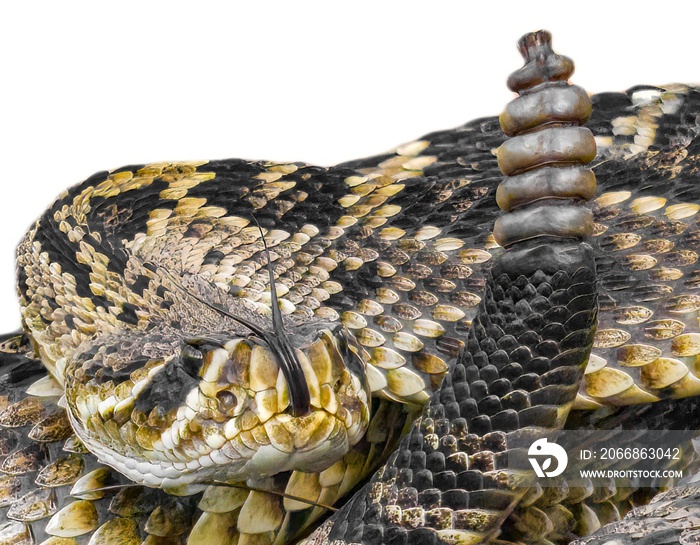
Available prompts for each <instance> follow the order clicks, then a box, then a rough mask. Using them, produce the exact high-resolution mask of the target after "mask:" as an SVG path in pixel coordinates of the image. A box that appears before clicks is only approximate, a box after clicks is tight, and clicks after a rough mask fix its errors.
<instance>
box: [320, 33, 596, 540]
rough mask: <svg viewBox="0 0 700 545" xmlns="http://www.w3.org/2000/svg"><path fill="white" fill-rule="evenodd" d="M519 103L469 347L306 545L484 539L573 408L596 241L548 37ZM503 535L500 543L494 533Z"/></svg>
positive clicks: (522, 77) (586, 349)
mask: <svg viewBox="0 0 700 545" xmlns="http://www.w3.org/2000/svg"><path fill="white" fill-rule="evenodd" d="M519 46H520V50H521V52H522V53H523V57H524V58H525V63H526V64H525V66H524V67H523V68H521V69H520V70H518V71H517V72H515V73H514V74H513V75H511V77H510V78H509V86H510V88H511V89H513V90H515V91H517V92H518V93H519V95H520V96H519V97H518V98H516V99H515V100H514V101H513V102H511V103H510V104H509V105H508V107H507V108H506V111H505V112H504V114H503V115H502V116H501V124H502V127H503V130H504V132H506V134H507V135H509V136H511V138H510V139H509V140H507V141H506V142H505V143H504V144H503V145H502V146H501V147H500V148H499V149H498V152H497V153H498V162H499V167H500V169H501V171H502V173H503V174H504V175H505V176H506V178H505V180H504V181H503V182H502V183H501V185H500V187H499V188H498V204H499V206H500V207H501V209H502V210H503V211H504V212H505V213H504V215H502V216H501V217H500V218H499V219H498V220H497V223H496V227H495V230H494V237H495V238H496V240H497V241H498V242H499V244H500V245H501V246H504V247H505V251H504V252H503V253H501V254H500V255H499V256H498V258H496V259H495V260H494V262H493V264H492V267H491V269H490V270H489V271H487V273H486V286H485V290H484V293H483V298H482V301H481V303H480V307H479V311H478V313H477V315H476V317H475V318H474V320H473V321H472V324H471V328H470V329H469V331H468V333H467V339H466V347H465V350H464V351H463V352H462V353H461V355H460V356H459V357H458V358H457V360H456V361H455V362H454V363H453V364H452V366H451V368H450V371H449V373H448V374H447V375H446V377H445V379H444V381H443V382H442V384H441V386H440V388H439V390H437V391H436V392H435V394H434V395H433V396H432V398H431V399H430V401H429V403H428V404H427V406H426V407H425V409H424V411H423V413H422V415H421V417H420V418H419V419H418V420H417V422H416V423H415V424H414V426H413V428H412V429H411V431H410V433H409V434H408V436H407V437H405V438H404V439H403V440H402V442H401V444H400V446H399V448H398V449H397V450H396V451H395V452H394V453H393V455H392V456H391V457H390V458H389V461H388V462H387V464H386V465H385V466H384V467H383V468H381V469H380V470H379V471H378V472H377V473H376V474H375V475H374V477H373V478H372V480H371V482H370V483H369V484H368V485H366V486H365V487H364V488H363V489H362V490H361V491H360V492H359V493H358V494H357V495H356V496H354V497H353V498H352V499H351V500H350V501H349V502H348V503H347V504H346V505H345V506H344V507H343V508H342V509H341V510H340V511H339V512H337V513H336V514H335V515H334V516H333V517H332V518H331V519H329V521H328V522H326V523H325V524H324V525H323V526H322V527H321V528H320V529H319V530H318V531H317V532H316V533H315V534H314V535H312V536H311V538H310V539H309V541H308V543H313V544H314V545H318V544H321V543H333V544H336V545H338V544H342V543H346V544H350V543H364V544H367V545H382V544H386V545H388V544H392V545H418V544H421V545H437V544H439V543H449V544H461V545H466V544H476V543H482V542H484V541H488V540H489V539H492V538H494V537H495V536H496V535H497V534H498V533H499V530H500V529H501V526H502V525H503V523H504V520H505V517H507V516H508V514H509V513H510V512H511V511H512V510H513V508H514V506H515V505H517V504H518V502H519V501H520V500H521V499H522V498H523V496H524V495H525V494H526V492H527V486H516V485H515V484H514V483H515V479H513V477H514V473H515V474H517V473H518V472H517V471H515V472H513V470H511V469H510V468H509V466H508V456H509V454H510V453H511V451H512V449H514V448H522V445H523V441H524V440H525V441H526V442H528V443H532V442H533V441H534V440H536V439H537V438H539V437H542V436H544V435H545V434H546V433H548V431H550V430H555V429H560V428H561V427H562V426H563V424H564V422H565V420H566V417H567V415H568V412H569V409H570V408H571V406H572V404H573V401H574V399H575V397H576V392H577V389H578V384H579V381H580V379H581V377H582V375H583V370H584V367H585V364H586V362H587V360H588V356H589V354H590V350H591V347H592V344H593V337H594V334H595V330H596V320H597V293H596V273H595V263H594V259H593V251H592V249H591V247H590V246H589V245H588V244H586V243H585V242H583V240H584V239H585V237H586V236H587V235H588V234H589V233H590V231H591V229H592V224H593V223H592V217H591V214H590V212H589V211H588V210H587V209H586V208H584V207H583V206H582V205H583V204H584V203H585V202H586V201H587V200H589V199H590V198H592V196H593V194H594V192H595V177H594V176H593V175H592V173H591V171H590V170H588V169H586V168H585V165H586V164H587V163H588V162H590V161H591V160H592V159H593V158H594V156H595V141H594V139H593V135H592V134H591V132H590V131H589V130H588V129H585V128H583V127H581V125H582V124H583V123H584V122H585V121H586V119H587V118H588V116H589V115H590V112H591V106H590V101H588V99H587V95H586V94H585V92H584V91H582V90H580V89H579V88H578V87H573V86H571V85H569V84H568V83H567V79H568V77H569V76H570V75H571V72H572V71H573V63H572V62H571V61H570V60H569V59H567V58H566V57H562V56H560V55H557V54H555V53H554V52H553V51H552V48H551V37H550V35H549V34H548V33H547V32H543V31H540V32H536V33H533V34H528V35H526V36H524V37H523V38H522V39H521V40H520V43H519ZM503 532H504V534H506V533H507V530H504V531H503Z"/></svg>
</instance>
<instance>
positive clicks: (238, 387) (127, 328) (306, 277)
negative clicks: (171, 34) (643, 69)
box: [0, 33, 700, 544]
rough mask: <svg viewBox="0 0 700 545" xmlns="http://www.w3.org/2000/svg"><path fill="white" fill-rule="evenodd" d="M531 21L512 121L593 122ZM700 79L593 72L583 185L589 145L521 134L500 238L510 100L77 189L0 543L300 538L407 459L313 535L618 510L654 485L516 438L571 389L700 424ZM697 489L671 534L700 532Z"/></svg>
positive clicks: (37, 231)
mask: <svg viewBox="0 0 700 545" xmlns="http://www.w3.org/2000/svg"><path fill="white" fill-rule="evenodd" d="M522 43H523V45H522V47H523V52H524V54H526V57H527V56H528V55H531V56H532V58H531V59H527V60H528V61H529V62H528V63H527V64H526V66H525V68H523V69H522V70H521V71H519V72H516V74H514V75H513V76H512V77H511V80H510V84H511V87H512V88H513V89H514V90H519V91H521V92H522V97H521V99H518V100H520V102H516V103H514V104H516V105H515V106H513V107H512V108H511V109H510V110H509V113H508V114H507V115H506V116H505V117H504V118H503V119H502V122H503V123H504V124H505V125H504V126H505V127H506V130H510V132H512V133H513V134H519V135H521V136H518V137H517V138H520V140H517V138H514V139H513V140H512V141H511V142H516V141H518V142H521V143H522V142H523V140H522V137H525V138H526V139H527V138H531V137H532V138H535V139H537V138H540V137H543V138H544V139H545V140H546V135H548V134H553V137H552V138H551V139H550V140H548V142H549V143H550V144H553V145H554V146H555V148H556V146H557V145H559V144H560V143H561V142H562V140H561V138H569V137H571V138H574V140H576V138H579V137H580V138H583V139H584V140H585V138H586V137H585V136H581V134H583V133H580V132H577V131H582V130H583V129H579V127H578V125H580V124H581V123H582V122H583V121H584V120H585V118H586V117H587V116H588V114H589V113H590V112H587V111H585V110H586V108H585V103H586V100H587V99H585V100H584V98H582V95H581V94H580V93H578V94H577V91H575V90H574V91H573V94H574V95H575V96H573V97H571V96H570V97H569V98H567V99H566V100H564V101H563V105H564V107H563V109H562V108H557V107H556V106H555V107H551V108H549V106H548V105H551V104H555V105H556V104H557V103H556V102H552V101H551V97H552V96H554V95H556V94H557V93H560V92H563V93H571V89H572V88H571V87H569V86H568V85H567V84H566V83H565V81H566V79H567V78H568V76H569V74H570V72H571V69H572V66H569V65H570V62H569V61H568V60H567V59H564V58H562V57H559V56H557V55H554V54H553V53H552V52H551V50H550V49H549V46H548V42H547V36H546V34H544V33H539V34H535V35H531V36H530V37H527V38H526V39H525V40H524V41H523V42H522ZM562 59H563V60H562ZM567 63H568V64H567ZM583 96H585V95H583ZM699 96H700V94H698V91H697V90H695V89H694V88H690V87H685V86H671V87H667V88H655V87H639V88H635V89H632V90H630V91H629V92H628V93H626V94H620V93H607V94H602V95H597V96H594V97H593V98H592V103H593V111H592V114H591V117H590V121H589V123H588V127H589V128H590V129H591V131H592V133H593V135H595V140H596V142H597V144H598V153H597V156H596V158H595V161H594V162H593V164H592V169H593V171H594V172H595V175H596V177H597V180H598V190H597V196H596V197H595V199H594V200H592V203H591V204H589V205H588V207H587V208H586V207H581V206H580V203H581V202H583V201H585V200H587V199H589V198H591V197H593V196H594V195H593V193H592V191H593V190H594V189H595V186H593V185H591V177H590V176H589V174H587V171H586V170H582V167H581V165H582V164H584V163H586V162H588V161H589V160H591V159H592V158H593V156H594V154H595V148H591V147H590V145H589V147H588V148H586V149H584V151H581V147H580V146H578V145H575V146H573V147H571V148H567V147H566V146H563V145H562V146H560V147H559V148H557V149H555V150H554V152H552V149H551V148H547V145H548V144H547V143H546V142H545V144H547V145H544V144H543V145H544V147H543V150H544V151H543V152H542V153H543V154H544V155H542V154H540V151H541V150H539V149H537V145H526V146H525V147H524V148H523V149H524V151H523V150H519V149H517V146H516V147H515V148H514V147H513V145H511V144H508V145H507V146H506V147H505V148H502V149H505V152H501V157H500V162H501V167H502V168H503V169H504V170H505V171H506V173H507V174H510V175H511V177H510V180H509V182H508V183H509V184H510V186H508V185H504V186H501V187H502V189H501V190H499V191H500V196H499V204H500V205H501V207H503V208H504V209H506V210H511V209H512V211H510V212H508V214H507V215H506V216H505V218H504V219H503V220H499V224H498V225H497V228H496V232H495V234H496V237H497V239H498V241H499V242H500V243H501V245H503V246H505V247H507V248H508V249H507V250H505V251H504V250H503V248H502V247H501V245H499V244H498V243H497V242H496V239H494V235H493V234H492V231H493V221H494V219H495V218H496V217H497V216H498V215H499V211H498V208H497V205H496V200H495V199H496V187H497V186H498V183H499V182H500V181H501V176H500V173H499V170H498V162H497V158H496V154H495V150H496V149H497V148H498V147H499V146H501V144H502V143H503V141H504V138H505V136H504V135H503V134H502V132H501V130H500V128H499V124H498V121H497V120H495V119H492V118H485V119H482V120H477V121H475V122H472V123H469V124H467V125H465V126H463V127H460V128H458V129H455V130H450V131H444V132H439V133H434V134H431V135H427V136H426V137H424V138H422V139H420V140H418V141H415V142H412V143H410V144H407V145H405V146H401V147H399V148H397V150H395V152H392V153H389V154H386V155H383V156H379V157H374V158H369V159H364V160H360V161H354V162H350V163H347V164H344V165H340V166H338V167H334V168H328V169H326V168H320V167H313V166H309V165H303V164H278V163H265V162H249V161H239V160H228V161H210V162H202V163H186V164H185V163H163V164H155V165H146V166H131V167H125V168H123V169H119V170H117V171H113V172H111V173H99V174H96V175H95V176H93V177H91V178H90V179H89V180H87V181H85V182H83V183H82V184H80V185H78V186H76V187H74V188H72V189H71V190H69V191H68V192H66V193H65V194H63V195H61V196H60V197H59V199H58V200H57V201H56V202H55V203H54V204H53V205H52V206H51V207H50V208H49V210H47V212H46V213H45V214H44V215H43V216H42V218H40V219H39V221H38V222H37V224H36V225H35V226H34V227H33V228H32V229H31V230H30V232H29V233H28V234H27V236H26V237H25V239H24V241H23V242H22V244H21V245H20V247H19V250H18V277H19V291H20V297H21V304H22V311H23V321H24V324H23V325H24V329H25V332H26V333H25V335H19V336H7V337H6V338H5V340H4V344H3V346H2V348H3V352H2V353H0V354H1V355H2V362H3V366H2V368H1V369H2V376H1V379H0V387H2V390H3V391H2V397H0V403H2V405H1V407H2V412H0V426H1V427H0V453H1V454H2V455H3V457H4V459H3V461H2V464H1V465H0V471H1V472H2V473H3V475H2V477H0V507H1V508H2V509H3V516H4V517H6V519H7V522H6V523H4V525H3V526H2V527H1V528H0V543H42V542H44V543H53V544H58V543H87V542H90V543H93V544H98V543H142V542H144V543H184V542H188V543H193V544H194V543H200V542H204V541H208V542H209V543H212V542H213V541H212V540H213V539H214V540H218V541H216V542H218V543H231V544H233V543H240V544H242V543H261V544H262V543H285V542H287V541H289V540H292V539H294V538H295V537H296V538H298V537H300V536H302V535H304V534H308V532H309V531H310V528H311V527H312V524H313V522H314V521H315V520H317V519H318V518H319V517H320V516H322V515H324V514H326V512H327V509H326V508H327V507H328V506H330V505H333V504H335V503H336V502H338V501H340V500H341V499H342V498H343V497H345V496H347V495H348V494H349V493H350V492H351V491H352V490H353V489H354V488H355V487H356V486H357V485H358V484H360V483H362V482H363V481H364V480H366V478H367V477H369V476H370V475H371V474H372V473H373V472H374V471H375V470H376V469H377V468H378V467H380V466H381V464H382V463H384V462H386V461H387V460H388V462H387V465H386V466H384V467H382V469H380V471H379V472H378V473H376V474H375V476H374V477H373V478H372V480H371V482H370V483H369V484H367V485H366V486H365V487H363V488H361V489H360V490H359V491H358V492H357V494H356V495H355V496H353V497H352V500H350V501H348V502H347V503H346V504H345V506H344V507H343V508H342V509H341V510H340V511H339V512H337V513H336V514H335V515H334V517H332V518H330V519H329V520H328V521H327V522H325V523H323V525H322V526H320V527H319V528H318V529H317V530H316V532H315V533H313V534H312V535H311V536H310V537H308V540H309V542H310V543H325V542H328V541H329V542H334V543H355V542H358V543H360V542H361V543H377V544H379V543H397V544H399V543H407V544H408V543H411V544H413V543H438V542H446V543H477V542H480V541H484V540H492V539H499V538H497V537H496V536H497V533H498V530H499V528H500V539H503V540H510V541H516V542H517V541H527V542H536V541H541V542H546V541H545V540H550V542H551V541H555V542H567V541H570V540H571V539H573V538H575V536H577V535H584V534H588V533H591V532H592V531H595V530H596V529H597V528H598V527H600V526H601V525H602V524H605V523H608V522H612V521H614V520H616V519H617V518H619V517H620V516H622V515H624V514H625V512H626V511H627V510H628V509H629V508H630V507H631V506H632V505H634V504H636V503H637V502H639V501H640V497H641V495H642V494H644V491H637V492H635V491H629V492H627V493H626V494H623V493H621V492H620V491H616V490H606V491H599V490H598V491H594V490H590V491H588V492H586V493H580V492H577V493H574V492H570V491H565V492H562V491H561V490H559V492H557V493H555V492H549V493H546V494H540V495H539V496H536V497H535V496H532V495H528V491H527V490H526V489H525V488H522V489H519V490H513V489H512V488H510V487H509V486H508V482H507V479H505V478H504V476H507V472H505V471H504V470H503V459H502V456H501V455H502V453H503V452H505V451H507V450H508V448H509V439H508V435H507V434H509V433H510V432H515V431H516V430H519V429H522V428H526V429H529V430H531V431H532V432H533V433H537V430H544V429H547V428H553V427H560V426H562V425H563V424H564V423H565V421H566V420H567V415H568V413H569V409H570V408H571V407H572V406H574V407H575V408H581V409H588V410H590V409H596V408H600V407H605V406H620V405H630V407H627V408H623V409H620V410H618V411H617V412H616V413H615V414H614V415H613V416H608V417H607V418H603V417H602V416H600V414H601V413H600V411H599V412H598V413H597V414H598V416H596V417H589V416H583V417H580V418H581V419H583V420H586V419H589V420H587V422H588V424H586V425H591V426H605V425H609V424H608V423H609V422H610V419H613V418H614V419H616V420H615V422H617V423H619V422H625V423H626V424H625V425H630V426H634V425H639V426H642V427H643V426H644V425H651V422H652V421H654V423H655V425H657V426H658V425H662V426H666V427H669V428H673V427H684V426H685V427H687V426H692V425H693V422H692V420H691V419H692V418H694V417H695V416H696V414H695V412H696V409H695V405H694V403H693V401H692V398H691V396H693V395H695V394H696V393H697V391H698V390H700V379H698V378H697V377H696V376H695V374H694V370H695V368H694V361H695V358H696V356H697V355H698V354H700V348H699V347H700V342H699V339H700V332H698V329H699V327H698V321H697V311H698V310H700V298H699V297H698V296H697V295H696V294H695V293H694V290H695V287H696V283H697V278H696V277H697V270H696V269H697V260H698V255H699V254H698V251H699V250H698V247H697V246H698V242H697V240H698V236H697V233H696V231H697V227H696V217H697V212H698V211H699V210H700V206H698V204H697V202H698V201H699V199H698V197H697V195H696V194H695V193H696V192H697V185H698V184H697V177H698V161H697V156H698V153H697V151H696V150H695V146H697V144H696V142H697V140H696V138H697V134H698V124H697V121H696V120H697V116H698V114H699V113H700V107H699V106H698V104H699V102H698V97H699ZM542 97H544V98H542ZM547 97H550V98H549V99H548V98H547ZM538 101H539V102H538ZM572 101H573V102H572ZM572 104H575V105H578V107H580V108H579V109H576V108H574V109H571V108H569V107H570V106H571V105H572ZM582 105H583V106H582ZM518 108H521V109H520V110H519V109H518ZM548 108H549V109H548ZM567 108H568V109H567ZM581 108H582V109H581ZM533 112H535V113H537V114H538V115H539V117H537V116H534V118H533ZM542 112H544V114H543V113H542ZM540 114H542V115H540ZM548 116H549V117H548ZM533 119H534V120H533ZM547 131H550V132H547ZM551 131H554V132H551ZM557 131H559V132H557ZM562 131H564V132H562ZM564 133H566V134H568V135H570V136H569V137H562V136H560V135H561V134H564ZM571 135H573V136H571ZM577 135H579V136H577ZM591 141H592V137H591ZM508 146H510V147H508ZM533 149H536V151H533ZM591 149H592V150H593V152H591ZM549 152H552V153H554V156H551V155H547V153H549ZM538 154H540V155H538ZM557 154H558V155H557ZM533 157H534V159H533ZM547 165H549V166H547ZM543 172H544V173H545V174H542V173H543ZM538 177H539V178H538ZM523 180H525V182H526V185H525V186H523V185H519V184H522V183H523ZM538 180H539V181H538ZM538 184H539V185H538ZM523 187H524V188H525V189H523ZM572 187H573V189H571V188H572ZM504 188H505V189H504ZM532 188H535V189H532ZM538 188H539V189H538ZM542 188H544V189H542ZM538 191H541V192H540V193H537V192H538ZM586 210H590V211H591V212H592V214H591V213H590V212H586ZM552 214H553V215H552ZM588 221H590V224H589V223H586V222H588ZM256 222H257V223H258V224H259V225H256ZM588 234H590V235H592V236H591V238H590V239H589V244H590V246H589V245H585V244H581V242H580V238H581V237H583V236H586V235H588ZM268 264H269V266H268ZM596 269H597V277H596ZM596 278H597V280H596ZM277 298H279V301H278V300H277ZM278 306H279V308H280V309H281V313H278V312H276V311H275V312H271V311H270V309H271V308H275V309H276V308H277V307H278ZM598 311H599V312H598ZM597 314H598V316H597V333H595V330H596V315H597ZM282 315H284V316H282ZM594 334H595V337H594ZM592 345H593V346H594V353H593V355H592V356H591V358H590V361H588V353H589V351H590V349H591V346H592ZM587 361H588V367H587V369H586V375H585V379H583V380H582V375H583V371H584V367H585V365H586V362H587ZM47 369H48V371H49V372H50V375H49V374H48V373H47V371H46V370H47ZM445 377H446V378H445ZM443 378H445V380H444V382H442V381H443ZM441 383H442V385H441ZM579 384H581V386H580V390H579ZM370 392H371V395H372V399H370ZM61 398H63V401H60V400H61ZM664 398H674V399H673V400H672V401H663V399H664ZM687 398H688V399H687ZM659 400H661V401H659ZM651 401H655V402H656V403H653V404H651V405H650V404H648V402H651ZM426 402H427V403H428V404H427V406H426V408H425V409H424V412H423V415H422V417H421V418H420V419H419V420H417V421H416V423H415V424H412V422H413V420H414V418H415V417H416V415H417V414H419V412H420V410H421V409H420V408H421V406H422V405H424V404H425V403H426ZM644 402H647V405H644V408H643V409H642V408H640V406H635V405H634V404H637V403H644ZM64 407H65V409H64ZM649 407H651V408H649ZM605 410H608V411H609V409H604V411H605ZM594 414H596V413H594ZM577 418H579V417H577ZM573 420H574V419H573V417H569V421H570V422H572V421H573ZM591 422H592V423H591ZM610 425H612V424H610ZM409 430H410V431H409ZM405 433H408V435H406V438H405V439H404V440H403V441H402V442H401V443H400V445H399V439H400V438H401V436H402V435H404V434H405ZM397 445H399V446H398V448H397ZM395 448H396V450H394V449H395ZM392 451H393V453H392ZM499 453H500V454H499ZM104 464H106V465H104ZM115 468H116V469H115ZM127 477H128V478H127ZM633 493H634V494H636V495H633ZM694 493H695V492H694V489H692V488H686V489H684V491H683V492H682V493H680V492H676V491H671V492H668V493H667V495H671V496H673V494H678V495H684V496H683V498H681V501H685V502H686V504H687V505H684V507H683V509H685V511H682V512H679V511H677V510H669V507H668V506H669V505H675V503H673V502H672V501H670V500H669V501H668V502H667V503H664V508H665V509H666V511H663V512H662V511H658V512H655V511H653V509H654V505H655V504H653V503H652V504H651V506H650V507H647V508H645V509H648V510H649V511H647V513H651V514H653V515H655V516H657V518H658V520H657V522H656V523H655V526H654V527H653V528H652V529H651V530H650V531H656V530H658V529H659V528H661V529H662V530H663V531H665V532H666V534H664V535H667V536H671V535H673V537H674V539H676V540H678V539H680V537H679V536H681V537H682V536H685V537H683V539H690V537H688V536H691V537H692V532H693V526H692V524H691V523H688V524H681V523H679V522H678V521H681V522H684V521H687V520H689V519H691V518H692V513H693V511H692V505H694V504H693V503H692V498H693V497H694V496H693V494H694ZM557 494H559V495H557ZM688 506H690V507H688ZM639 513H640V511H639V510H636V511H633V512H632V513H631V517H634V516H638V515H639ZM667 515H669V517H668V520H665V519H664V518H663V517H666V516H667ZM670 515H673V516H670ZM629 528H630V527H629V525H628V526H625V525H624V523H618V526H611V527H607V530H606V529H604V531H617V532H622V534H621V536H622V537H619V539H632V537H629V536H627V535H626V534H624V532H627V533H628V534H630V535H632V533H633V532H631V531H628V530H629ZM635 531H637V530H635ZM640 535H641V534H640ZM633 537H634V536H633ZM637 537H639V536H637ZM592 539H598V538H596V537H594V538H592ZM600 539H601V540H603V541H605V538H604V537H600ZM603 541H601V542H603ZM624 542H625V541H620V543H624ZM687 542H688V543H690V542H691V541H687Z"/></svg>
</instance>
